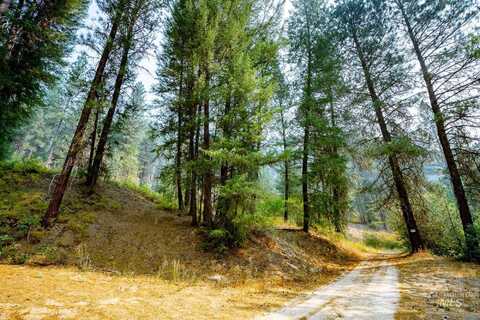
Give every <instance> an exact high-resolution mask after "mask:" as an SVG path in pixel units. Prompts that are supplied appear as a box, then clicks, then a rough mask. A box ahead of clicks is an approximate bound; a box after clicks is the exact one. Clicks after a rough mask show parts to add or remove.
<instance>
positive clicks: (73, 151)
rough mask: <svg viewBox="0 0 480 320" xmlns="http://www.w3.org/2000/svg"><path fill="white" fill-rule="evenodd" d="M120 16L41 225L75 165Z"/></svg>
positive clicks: (55, 213) (53, 214) (47, 222)
mask: <svg viewBox="0 0 480 320" xmlns="http://www.w3.org/2000/svg"><path fill="white" fill-rule="evenodd" d="M121 17H122V13H121V10H118V11H117V14H116V16H115V19H114V20H113V23H112V27H111V29H110V34H109V35H108V38H107V41H106V43H105V47H104V49H103V52H102V55H101V58H100V61H99V63H98V66H97V70H96V72H95V77H94V78H93V80H92V84H91V86H90V90H89V92H88V95H87V98H86V101H85V104H84V106H83V109H82V113H81V115H80V119H79V121H78V125H77V129H76V130H75V134H74V136H73V139H72V142H71V144H70V148H69V150H68V153H67V157H66V159H65V163H64V165H63V169H62V171H61V173H60V175H58V177H57V181H56V184H55V188H54V190H53V193H52V199H51V200H50V203H49V205H48V208H47V211H46V212H45V215H44V216H43V219H42V225H43V226H44V227H49V226H50V224H51V222H52V220H54V219H56V218H57V216H58V213H59V210H60V205H61V203H62V200H63V196H64V194H65V190H66V189H67V185H68V180H69V179H70V175H71V173H72V170H73V167H74V166H75V161H76V159H77V155H78V153H79V152H80V150H81V149H82V145H83V143H82V141H83V136H84V134H85V129H86V126H87V123H88V120H89V118H90V114H91V112H92V106H93V103H94V102H95V100H96V96H97V88H98V86H99V85H100V83H101V81H102V77H103V73H104V71H105V66H106V65H107V62H108V59H109V57H110V53H111V51H112V49H113V44H114V41H115V37H116V35H117V31H118V27H119V24H120V20H121Z"/></svg>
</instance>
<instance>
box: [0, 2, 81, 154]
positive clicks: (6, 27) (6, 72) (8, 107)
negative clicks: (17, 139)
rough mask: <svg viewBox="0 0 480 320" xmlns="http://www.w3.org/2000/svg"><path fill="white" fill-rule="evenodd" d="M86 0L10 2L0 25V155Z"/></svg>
mask: <svg viewBox="0 0 480 320" xmlns="http://www.w3.org/2000/svg"><path fill="white" fill-rule="evenodd" d="M86 6H87V1H83V0H75V1H60V2H58V3H55V4H53V3H50V2H41V3H37V2H24V1H15V2H13V1H12V4H11V5H10V8H9V10H7V11H6V12H5V14H3V15H2V17H1V19H2V28H1V29H0V57H1V59H0V107H1V108H0V109H1V110H2V113H1V115H0V159H5V158H6V156H7V151H8V149H9V147H10V145H11V142H12V139H13V137H14V135H15V133H16V130H17V129H18V128H19V127H20V126H21V125H23V124H24V123H25V122H26V120H27V119H29V118H30V117H31V115H32V112H33V110H35V109H36V108H37V107H38V106H40V105H41V104H42V102H43V96H42V95H43V93H44V90H45V87H46V86H48V85H51V84H52V83H53V82H54V81H55V79H56V75H57V72H58V71H59V70H60V66H61V65H62V64H63V58H64V55H65V53H66V52H67V51H68V50H69V47H70V45H71V40H72V39H73V38H74V33H75V28H76V26H77V25H78V22H79V19H80V18H81V17H82V12H84V10H85V8H86Z"/></svg>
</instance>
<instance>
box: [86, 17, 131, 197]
mask: <svg viewBox="0 0 480 320" xmlns="http://www.w3.org/2000/svg"><path fill="white" fill-rule="evenodd" d="M134 25H135V19H132V21H131V22H130V25H129V26H128V31H127V36H126V39H124V40H125V42H124V46H123V53H122V58H121V61H120V67H119V69H118V73H117V78H116V79H115V85H114V90H113V95H112V102H111V105H110V108H109V109H108V112H107V115H106V117H105V120H104V121H103V128H102V133H101V134H100V139H99V140H98V146H97V151H96V153H95V158H94V160H93V164H92V166H91V170H90V171H89V172H88V177H87V186H88V187H89V188H93V187H95V185H96V184H97V180H98V177H99V175H100V168H101V165H102V161H103V156H104V154H105V149H106V146H107V142H108V135H109V134H110V129H111V127H112V123H113V117H114V116H115V111H116V110H117V105H118V99H119V98H120V93H121V91H122V85H123V82H124V80H125V75H126V73H127V67H128V54H129V52H130V48H131V43H132V37H133V27H134Z"/></svg>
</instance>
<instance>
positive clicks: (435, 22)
mask: <svg viewBox="0 0 480 320" xmlns="http://www.w3.org/2000/svg"><path fill="white" fill-rule="evenodd" d="M394 2H395V4H396V6H397V8H398V11H399V13H400V16H401V20H402V22H403V25H404V26H405V29H406V32H407V34H408V37H409V39H410V43H411V45H412V47H413V51H414V53H415V57H416V58H417V61H418V64H419V66H420V72H421V75H422V78H423V81H424V84H425V88H426V91H427V95H428V101H429V103H430V107H431V111H432V112H433V119H434V122H435V126H436V129H437V135H438V139H439V141H440V145H441V147H442V151H443V154H444V157H445V161H446V163H447V168H448V172H449V174H450V181H451V183H452V187H453V193H454V195H455V199H456V200H457V206H458V210H459V213H460V218H461V220H462V225H463V230H464V233H465V238H466V243H467V255H468V256H469V258H472V259H480V249H479V240H478V237H477V235H476V234H475V230H474V227H473V217H472V213H471V210H470V207H469V204H468V200H467V196H466V193H465V189H464V186H463V182H462V178H461V175H460V171H459V168H458V163H457V159H455V155H454V152H453V150H452V146H451V141H450V138H449V136H448V127H447V126H448V125H447V123H448V122H449V120H451V119H449V118H448V115H446V114H445V113H446V112H447V113H448V110H449V109H450V110H451V109H452V107H461V106H460V105H463V106H464V107H465V106H468V105H469V104H471V103H472V102H473V103H474V104H476V100H477V98H478V95H477V93H476V92H477V91H476V90H477V89H476V87H477V85H476V83H477V82H478V79H479V72H480V71H479V63H478V61H477V60H476V59H474V57H472V56H469V54H468V53H467V50H466V44H467V42H468V38H467V37H466V36H465V32H466V30H467V28H468V27H469V26H472V23H473V22H474V19H476V18H478V14H479V7H478V1H469V0H467V1H440V0H433V1H426V2H420V1H412V0H395V1H394ZM472 89H473V91H472ZM463 112H465V110H464V111H463ZM450 118H451V117H450Z"/></svg>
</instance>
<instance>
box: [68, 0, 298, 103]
mask: <svg viewBox="0 0 480 320" xmlns="http://www.w3.org/2000/svg"><path fill="white" fill-rule="evenodd" d="M292 8H293V7H292V3H291V0H285V3H284V7H283V17H282V19H284V20H285V19H287V18H288V16H289V15H290V11H291V10H292ZM100 14H101V12H100V10H99V9H98V7H97V5H96V2H95V1H91V3H90V6H89V9H88V15H87V18H86V22H85V25H86V30H82V31H81V32H83V33H84V32H88V30H89V29H90V30H93V29H94V28H95V25H96V23H95V21H97V19H98V17H99V16H100ZM160 38H161V31H159V34H158V40H157V41H156V43H157V45H159V42H160V41H159V39H160ZM82 50H83V51H84V50H85V48H82V47H77V48H76V50H75V54H74V58H76V57H77V55H78V54H79V53H80V52H82ZM157 50H158V48H157ZM74 58H72V61H73V60H74ZM92 63H95V61H94V60H93V59H92ZM140 66H141V68H139V70H138V78H137V79H138V81H140V82H142V83H143V85H144V86H145V88H146V90H147V95H146V100H147V102H152V101H153V100H154V99H155V97H154V95H153V94H152V88H153V86H154V85H155V71H156V69H157V62H156V57H155V49H153V50H151V51H150V52H149V53H148V54H147V55H146V56H145V57H144V58H143V60H142V61H141V62H140Z"/></svg>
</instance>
